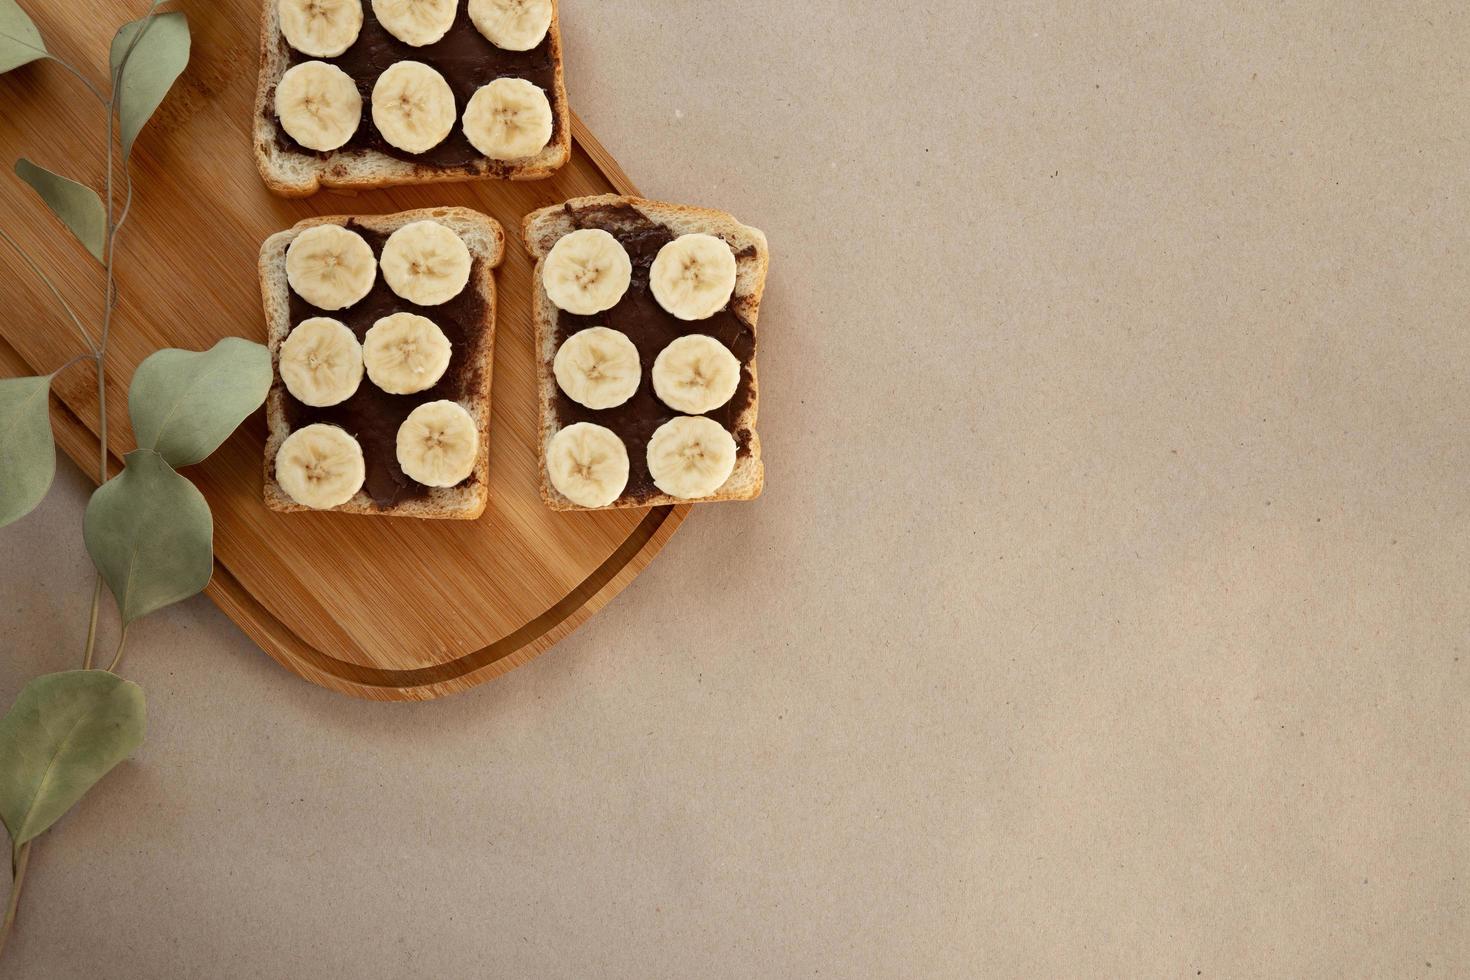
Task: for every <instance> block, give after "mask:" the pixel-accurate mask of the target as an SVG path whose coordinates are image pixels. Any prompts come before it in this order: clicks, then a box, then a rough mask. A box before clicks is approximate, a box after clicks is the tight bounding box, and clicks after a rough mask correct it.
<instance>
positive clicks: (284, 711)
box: [0, 0, 1470, 978]
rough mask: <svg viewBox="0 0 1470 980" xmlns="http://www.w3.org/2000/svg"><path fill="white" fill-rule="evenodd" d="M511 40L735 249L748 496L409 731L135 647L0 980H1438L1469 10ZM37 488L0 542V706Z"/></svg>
mask: <svg viewBox="0 0 1470 980" xmlns="http://www.w3.org/2000/svg"><path fill="white" fill-rule="evenodd" d="M32 6H34V4H32ZM186 6H188V5H187V4H186ZM563 23H564V30H565V35H566V42H567V49H568V50H567V70H568V89H569V92H570V95H571V99H572V102H573V104H574V106H575V107H576V109H577V111H578V112H579V113H580V114H581V115H582V116H583V117H584V118H585V119H586V120H587V122H588V124H589V126H590V128H591V129H592V130H593V131H594V132H596V133H597V134H598V135H599V137H600V138H601V139H602V141H603V142H604V143H605V144H606V146H607V147H608V148H609V149H610V150H611V151H612V153H613V154H615V155H616V156H617V158H618V159H619V161H620V162H621V163H622V164H623V165H624V167H625V168H626V169H627V171H628V172H629V173H630V174H632V175H633V177H634V179H635V180H636V181H637V182H638V184H639V186H640V187H641V188H642V190H643V191H644V192H645V193H647V194H649V195H650V196H654V197H658V198H665V199H669V200H680V201H689V202H692V203H698V204H703V205H710V206H717V207H721V208H727V209H729V210H730V211H732V212H733V213H734V214H736V215H737V216H738V217H740V218H741V219H742V220H744V221H747V222H749V223H751V224H754V225H756V226H758V227H761V228H762V229H764V230H765V231H766V233H767V234H768V235H769V237H770V241H771V244H772V253H773V257H772V271H771V278H770V287H769V290H768V292H767V294H766V300H765V303H764V305H763V307H762V311H761V343H762V349H761V354H760V357H761V361H760V365H761V383H762V387H761V396H762V397H761V419H760V431H761V436H762V441H763V444H764V447H765V454H766V462H767V466H768V470H769V479H768V484H767V489H766V492H765V495H764V496H763V497H762V498H761V499H760V500H759V501H757V502H754V503H751V504H730V505H720V506H716V507H711V508H708V509H705V510H701V511H698V512H696V513H695V514H694V515H693V516H691V517H690V519H689V521H688V522H687V523H686V524H685V526H684V527H683V528H682V529H681V530H680V531H679V533H678V534H677V535H676V536H675V537H674V539H673V540H672V542H671V543H670V545H669V546H668V547H667V548H666V549H665V550H664V552H663V554H662V555H661V556H660V557H659V558H658V560H657V561H655V562H654V563H653V565H652V566H651V567H650V568H649V569H648V571H647V572H645V573H644V574H643V575H642V576H641V577H639V579H638V580H637V581H636V582H635V583H634V584H633V585H632V586H631V587H630V588H629V589H628V590H627V591H626V592H625V593H624V594H623V595H622V596H620V597H619V598H618V599H617V600H615V601H614V602H613V603H612V604H611V605H610V606H609V607H608V608H607V609H606V610H604V611H603V612H602V613H600V614H599V615H597V616H596V617H594V618H593V619H592V620H591V621H590V622H588V623H587V624H586V625H585V626H583V627H582V628H581V629H580V630H578V631H577V632H576V633H575V634H574V635H573V636H572V637H570V638H569V639H568V640H567V641H565V642H564V643H562V644H561V645H560V646H558V647H556V648H554V649H553V650H551V651H549V652H548V653H546V654H545V655H543V656H542V657H540V658H539V659H538V660H536V661H535V662H534V663H532V664H530V665H529V666H526V667H522V668H520V669H518V670H516V671H513V672H512V673H511V674H509V675H507V676H505V677H504V678H501V679H499V680H497V681H495V682H493V683H491V684H489V685H486V686H484V687H481V688H478V689H476V690H475V691H473V692H470V693H468V694H465V695H462V696H458V697H455V698H452V699H449V700H446V701H441V702H434V703H429V704H419V705H409V704H401V705H383V704H371V703H364V702H357V701H352V700H349V699H347V698H344V697H341V696H339V695H336V694H332V693H329V692H327V691H325V690H320V689H317V688H315V687H312V686H310V685H308V684H306V683H304V682H303V681H300V680H298V679H297V678H295V677H293V676H291V675H289V674H287V673H286V672H285V671H284V670H282V669H281V668H279V667H278V666H276V664H275V663H273V662H272V661H271V660H270V659H269V658H267V657H266V656H265V655H264V654H262V653H261V652H260V651H258V650H256V649H255V648H254V647H252V646H251V644H249V643H248V642H247V641H246V640H245V639H244V638H243V637H242V635H241V634H240V633H239V631H238V630H236V629H235V628H234V627H233V626H232V625H231V624H230V622H229V621H228V620H227V619H226V618H225V617H224V616H223V615H221V614H220V613H219V612H218V611H216V610H215V609H214V608H213V607H212V606H211V605H210V604H209V603H208V602H207V600H204V599H195V600H192V601H189V602H187V603H184V604H183V605H181V606H179V607H177V608H174V609H172V610H169V611H167V612H165V613H163V614H160V615H158V616H155V617H152V618H149V619H147V620H144V621H142V622H141V623H140V624H139V625H138V626H137V627H136V628H135V629H134V630H133V633H132V635H131V636H130V639H129V654H128V659H127V661H126V666H125V671H124V672H125V673H126V674H127V675H128V676H130V677H132V678H134V679H136V680H138V681H139V682H140V683H141V684H142V685H143V686H144V688H145V689H146V691H147V694H148V698H149V713H150V723H149V732H148V739H147V742H146V743H145V745H144V746H143V748H142V749H141V750H140V751H139V752H138V753H137V755H136V757H135V758H134V759H133V760H132V761H130V762H128V763H126V764H124V765H123V766H121V767H120V768H119V769H118V770H116V771H115V772H114V773H113V774H111V775H110V776H108V777H107V778H106V780H105V781H104V782H103V783H102V784H101V785H100V786H99V787H98V789H97V791H96V792H95V793H93V794H92V795H90V796H89V797H88V798H87V799H86V800H85V801H84V802H83V803H82V804H81V805H80V806H79V807H78V808H77V809H76V810H75V811H74V812H73V813H71V814H70V815H69V816H67V817H66V818H65V819H63V820H62V821H61V822H60V823H59V824H58V825H57V826H56V828H55V829H54V830H53V831H52V832H50V833H49V834H47V835H46V836H45V837H44V838H42V839H41V840H40V841H39V842H38V843H37V845H36V848H35V852H34V855H33V858H32V861H31V867H30V877H29V881H28V884H27V893H26V896H25V902H24V905H23V908H22V909H21V914H20V920H19V923H18V926H17V930H16V933H15V936H14V939H13V941H12V944H11V947H10V949H8V950H7V952H6V962H5V963H4V964H3V968H4V969H5V970H6V971H7V975H13V976H17V977H20V976H24V977H45V978H68V977H96V978H134V977H137V978H160V977H168V978H173V977H180V978H202V977H209V978H214V977H262V978H265V977H269V978H275V977H282V978H284V977H312V978H379V977H382V978H389V977H392V978H402V977H469V976H507V977H568V978H571V977H640V978H643V977H696V976H698V977H796V976H824V977H834V976H835V977H926V978H927V977H945V978H950V977H952V978H966V977H978V976H986V977H1119V976H1135V977H1197V976H1198V977H1270V978H1276V977H1465V976H1470V929H1467V922H1470V909H1467V890H1470V766H1467V748H1470V744H1467V737H1466V723H1467V718H1470V714H1467V693H1470V690H1467V688H1470V643H1467V636H1470V613H1467V605H1470V573H1467V568H1470V385H1467V383H1466V379H1467V369H1470V195H1467V191H1470V186H1467V184H1470V137H1467V125H1470V112H1467V107H1470V103H1467V99H1470V8H1467V7H1466V6H1465V5H1464V4H1461V3H1447V2H1426V3H1410V4H1387V3H1329V2H1300V0H1284V2H1280V3H1271V4H1246V3H1163V2H1159V3H1145V2H1138V0H1121V2H1118V3H1110V4H1093V3H1065V4H1063V3H1005V2H1002V3H995V4H974V3H969V2H957V0H941V2H935V3H928V4H879V3H837V2H823V0H818V2H814V3H809V4H791V3H779V2H773V0H752V2H750V3H743V4H709V3H699V2H694V0H675V2H669V3H662V4H657V5H644V4H634V3H624V2H619V3H591V2H587V0H566V4H565V7H564V11H563ZM57 43H58V46H60V47H63V48H64V49H65V50H66V51H67V52H68V53H75V51H74V49H73V48H72V47H70V46H68V43H67V42H66V41H65V39H62V40H60V41H58V42H57ZM94 53H95V52H94ZM31 71H32V72H33V74H35V75H37V77H38V78H40V79H41V80H43V81H44V83H45V84H48V85H58V86H59V85H65V84H67V83H68V80H67V77H66V75H65V73H64V72H63V71H61V70H60V69H58V68H56V67H55V66H38V67H36V68H34V69H31ZM144 142H145V143H146V134H145V139H144ZM5 149H6V155H7V158H9V157H15V156H18V155H21V154H22V153H24V154H26V155H29V156H34V157H36V158H37V159H39V160H41V161H42V162H46V156H45V153H44V149H45V148H44V147H11V146H7V147H5ZM241 152H248V148H247V147H244V146H242V147H241ZM145 153H146V148H145ZM56 162H59V161H56ZM139 193H140V195H143V196H144V198H146V195H147V194H148V193H149V182H148V181H147V180H146V179H141V180H140V183H139ZM330 205H331V198H330V197H324V198H323V199H322V206H323V211H324V212H326V211H330V210H331V207H330ZM38 206H39V205H38ZM385 209H387V208H385ZM145 212H146V208H145ZM126 258H127V259H130V260H131V259H136V258H137V257H136V256H127V257H126ZM4 261H5V262H6V263H7V264H6V266H5V267H6V269H7V270H9V271H10V272H11V273H12V275H11V276H10V277H9V285H8V286H7V287H6V288H7V289H9V290H21V289H26V290H29V289H33V288H35V287H34V286H33V285H32V284H30V282H29V280H26V279H23V278H22V272H21V269H20V268H19V266H18V264H17V263H15V262H14V261H13V260H12V259H10V258H6V259H5V260H4ZM140 265H141V263H140V262H138V261H124V262H123V268H124V270H125V271H124V280H123V289H124V290H126V289H127V277H128V276H139V275H147V274H159V273H151V272H146V271H144V270H143V269H142V268H140ZM241 275H253V271H252V270H247V269H242V270H241ZM53 327H54V328H55V329H60V326H59V325H47V326H46V327H45V328H46V329H51V328H53ZM38 329H40V327H38ZM117 329H119V330H126V329H127V325H126V323H123V324H121V325H119V327H118V328H117ZM86 488H87V483H86V481H85V479H84V478H83V477H82V476H81V475H80V474H79V472H78V471H77V470H76V468H75V467H73V466H71V465H70V464H69V463H65V462H63V464H62V465H61V467H60V471H59V474H58V479H57V486H56V488H55V490H54V491H53V493H52V495H51V497H50V498H49V500H48V502H47V503H46V504H45V505H44V506H43V508H42V509H41V510H40V511H39V512H38V513H36V514H34V515H32V516H31V517H30V518H28V519H27V520H26V521H24V522H23V523H21V524H19V525H16V526H14V527H11V528H8V529H6V530H4V531H3V532H0V548H3V554H4V555H5V556H6V558H7V560H6V561H4V562H3V563H0V596H3V601H4V617H3V624H0V637H3V642H4V647H5V650H6V651H7V655H6V656H5V657H4V658H0V698H3V700H4V701H5V702H7V703H8V702H9V700H10V699H11V698H12V697H13V696H14V694H15V692H17V691H18V690H19V688H20V686H21V685H22V684H23V682H24V681H25V680H26V679H27V678H29V677H31V676H33V675H35V674H37V673H39V672H41V671H44V670H52V669H58V668H60V667H63V666H70V665H72V664H73V662H74V661H76V660H77V659H78V657H79V650H80V643H81V638H82V635H83V632H84V630H85V618H86V608H87V601H88V598H89V587H90V577H89V573H88V564H87V560H86V558H85V555H84V554H83V551H82V543H81V534H80V513H81V505H82V502H83V500H84V497H85V492H86Z"/></svg>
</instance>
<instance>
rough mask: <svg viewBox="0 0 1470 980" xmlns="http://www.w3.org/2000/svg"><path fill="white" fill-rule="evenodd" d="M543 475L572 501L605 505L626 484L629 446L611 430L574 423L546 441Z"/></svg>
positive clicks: (616, 496) (620, 491)
mask: <svg viewBox="0 0 1470 980" xmlns="http://www.w3.org/2000/svg"><path fill="white" fill-rule="evenodd" d="M546 475H547V476H549V477H550V478H551V485H552V486H554V487H556V489H557V490H558V491H560V492H561V495H562V496H563V497H566V498H567V499H568V500H570V501H571V502H572V503H574V504H577V505H579V506H582V507H606V506H607V505H608V504H610V503H612V502H613V501H614V500H617V499H618V498H619V497H620V496H622V494H623V488H624V487H626V486H627V485H628V447H627V446H624V445H623V440H621V439H619V438H618V435H617V433H616V432H614V431H613V430H611V429H608V428H605V427H603V426H600V425H593V424H592V423H591V422H577V423H574V424H572V425H569V426H567V427H566V428H564V429H561V430H559V431H558V432H557V434H556V435H554V436H552V437H551V441H550V442H549V443H547V445H546Z"/></svg>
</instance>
